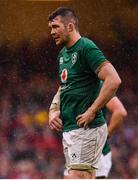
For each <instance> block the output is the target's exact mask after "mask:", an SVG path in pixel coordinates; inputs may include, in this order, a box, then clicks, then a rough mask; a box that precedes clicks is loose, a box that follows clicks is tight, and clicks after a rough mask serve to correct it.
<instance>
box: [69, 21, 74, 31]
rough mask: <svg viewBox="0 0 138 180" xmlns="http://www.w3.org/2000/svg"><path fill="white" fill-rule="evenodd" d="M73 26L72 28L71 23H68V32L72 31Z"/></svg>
mask: <svg viewBox="0 0 138 180" xmlns="http://www.w3.org/2000/svg"><path fill="white" fill-rule="evenodd" d="M73 28H74V25H73V23H69V24H68V31H69V32H72V31H73Z"/></svg>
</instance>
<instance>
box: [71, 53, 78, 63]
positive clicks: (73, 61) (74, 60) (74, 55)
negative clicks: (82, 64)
mask: <svg viewBox="0 0 138 180" xmlns="http://www.w3.org/2000/svg"><path fill="white" fill-rule="evenodd" d="M77 56H78V54H77V52H74V53H73V54H72V59H71V61H72V65H74V64H75V63H76V61H77Z"/></svg>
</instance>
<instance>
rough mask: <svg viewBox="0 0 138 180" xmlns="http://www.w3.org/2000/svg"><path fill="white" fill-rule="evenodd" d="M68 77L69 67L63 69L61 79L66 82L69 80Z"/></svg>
mask: <svg viewBox="0 0 138 180" xmlns="http://www.w3.org/2000/svg"><path fill="white" fill-rule="evenodd" d="M67 77H68V71H67V69H63V70H62V73H61V81H62V82H64V83H65V82H66V81H67Z"/></svg>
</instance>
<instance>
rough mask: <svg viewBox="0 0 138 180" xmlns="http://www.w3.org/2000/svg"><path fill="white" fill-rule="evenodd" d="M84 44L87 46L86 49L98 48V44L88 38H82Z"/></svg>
mask: <svg viewBox="0 0 138 180" xmlns="http://www.w3.org/2000/svg"><path fill="white" fill-rule="evenodd" d="M82 44H83V46H86V47H89V48H90V47H91V48H94V47H96V44H95V43H94V42H93V40H91V39H89V38H87V37H82Z"/></svg>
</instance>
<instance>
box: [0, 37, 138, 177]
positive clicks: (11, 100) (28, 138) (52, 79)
mask: <svg viewBox="0 0 138 180" xmlns="http://www.w3.org/2000/svg"><path fill="white" fill-rule="evenodd" d="M105 51H106V50H105ZM57 53H58V49H57V48H55V46H54V44H53V42H51V41H49V40H45V41H44V42H42V43H41V44H39V46H38V47H35V48H33V47H32V46H30V44H29V42H28V41H24V42H23V43H22V44H20V46H18V47H14V48H11V47H10V46H8V42H7V43H5V44H3V45H1V46H0V64H1V65H0V178H1V179H5V178H6V179H41V178H45V179H52V178H54V179H60V178H63V171H64V156H63V152H62V141H61V137H62V135H61V134H60V133H56V132H52V131H51V130H50V129H49V126H48V108H49V105H50V102H51V100H52V98H53V95H54V93H55V92H56V90H57V88H58V83H59V82H58V78H57V74H58V70H57V62H56V56H57ZM113 53H114V52H113ZM110 56H111V55H110V54H109V57H110ZM124 57H125V59H127V58H129V62H130V61H131V60H133V59H131V58H134V57H133V56H129V57H128V56H125V54H124ZM118 58H119V54H118V57H117V63H118V65H116V64H115V65H116V67H117V69H118V70H119V74H120V76H121V78H122V79H123V84H124V85H123V86H122V87H121V88H120V89H119V92H118V97H119V98H120V99H121V100H122V102H123V103H124V105H125V107H126V109H127V111H128V116H127V118H126V119H125V122H124V124H123V126H122V127H121V129H120V130H119V131H118V132H117V133H116V134H115V135H114V136H113V137H112V138H111V139H110V143H111V147H112V154H113V157H112V158H113V166H112V170H111V173H110V176H109V177H110V178H115V179H117V178H120V179H126V178H138V170H137V169H138V138H137V134H138V123H137V117H138V104H137V102H138V96H137V94H136V93H137V90H138V87H137V84H136V75H134V74H133V72H135V70H134V69H133V70H132V68H131V67H132V64H131V63H130V64H129V65H128V64H127V65H126V66H125V60H124V59H123V60H122V63H120V64H119V61H120V60H121V58H120V59H118ZM113 63H114V59H113ZM122 66H124V68H122V70H121V67H122ZM129 68H130V69H131V70H130V69H129ZM134 77H135V78H134Z"/></svg>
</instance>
